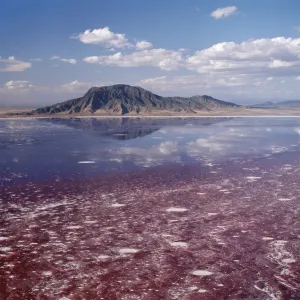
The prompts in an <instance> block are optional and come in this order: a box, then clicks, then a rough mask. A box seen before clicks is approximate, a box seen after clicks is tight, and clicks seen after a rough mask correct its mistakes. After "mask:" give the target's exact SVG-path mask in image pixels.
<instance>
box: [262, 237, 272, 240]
mask: <svg viewBox="0 0 300 300" xmlns="http://www.w3.org/2000/svg"><path fill="white" fill-rule="evenodd" d="M262 239H263V240H264V241H271V240H274V238H272V237H269V236H264V237H263V238H262Z"/></svg>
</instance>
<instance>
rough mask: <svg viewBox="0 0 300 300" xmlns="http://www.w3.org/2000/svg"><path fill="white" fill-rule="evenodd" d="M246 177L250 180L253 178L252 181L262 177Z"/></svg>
mask: <svg viewBox="0 0 300 300" xmlns="http://www.w3.org/2000/svg"><path fill="white" fill-rule="evenodd" d="M246 178H247V179H249V180H251V181H256V180H258V179H261V177H255V176H248V177H246Z"/></svg>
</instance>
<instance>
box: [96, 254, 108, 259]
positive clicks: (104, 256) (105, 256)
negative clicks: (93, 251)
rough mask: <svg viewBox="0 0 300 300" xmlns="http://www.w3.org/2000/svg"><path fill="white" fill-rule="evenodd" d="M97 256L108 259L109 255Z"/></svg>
mask: <svg viewBox="0 0 300 300" xmlns="http://www.w3.org/2000/svg"><path fill="white" fill-rule="evenodd" d="M97 258H98V259H100V260H102V259H108V258H109V256H108V255H99V256H97Z"/></svg>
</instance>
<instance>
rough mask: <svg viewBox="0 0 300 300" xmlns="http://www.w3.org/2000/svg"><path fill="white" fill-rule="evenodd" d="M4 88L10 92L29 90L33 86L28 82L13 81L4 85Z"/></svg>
mask: <svg viewBox="0 0 300 300" xmlns="http://www.w3.org/2000/svg"><path fill="white" fill-rule="evenodd" d="M4 87H5V88H6V89H8V90H28V89H30V88H32V87H33V85H32V84H31V83H30V82H29V81H26V80H11V81H8V82H6V83H5V84H4Z"/></svg>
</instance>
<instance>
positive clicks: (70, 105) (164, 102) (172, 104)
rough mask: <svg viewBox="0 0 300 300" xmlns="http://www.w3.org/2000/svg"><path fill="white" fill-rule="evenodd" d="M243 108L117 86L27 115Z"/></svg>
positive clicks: (93, 89)
mask: <svg viewBox="0 0 300 300" xmlns="http://www.w3.org/2000/svg"><path fill="white" fill-rule="evenodd" d="M237 107H241V106H240V105H237V104H235V103H232V102H226V101H222V100H218V99H215V98H213V97H211V96H207V95H203V96H199V95H196V96H191V97H163V96H159V95H157V94H154V93H152V92H150V91H148V90H145V89H143V88H141V87H137V86H130V85H125V84H117V85H111V86H103V87H91V88H90V89H89V90H88V91H87V92H86V93H85V94H84V95H83V96H82V97H78V98H74V99H70V100H67V101H63V102H60V103H56V104H53V105H49V106H46V107H42V108H38V109H36V110H33V111H31V112H30V113H27V115H28V114H29V115H41V114H42V115H53V114H67V115H70V114H71V115H72V114H81V115H139V114H157V113H158V114H159V113H164V112H167V113H186V114H196V113H197V111H208V112H209V111H214V110H217V109H225V108H237Z"/></svg>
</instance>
